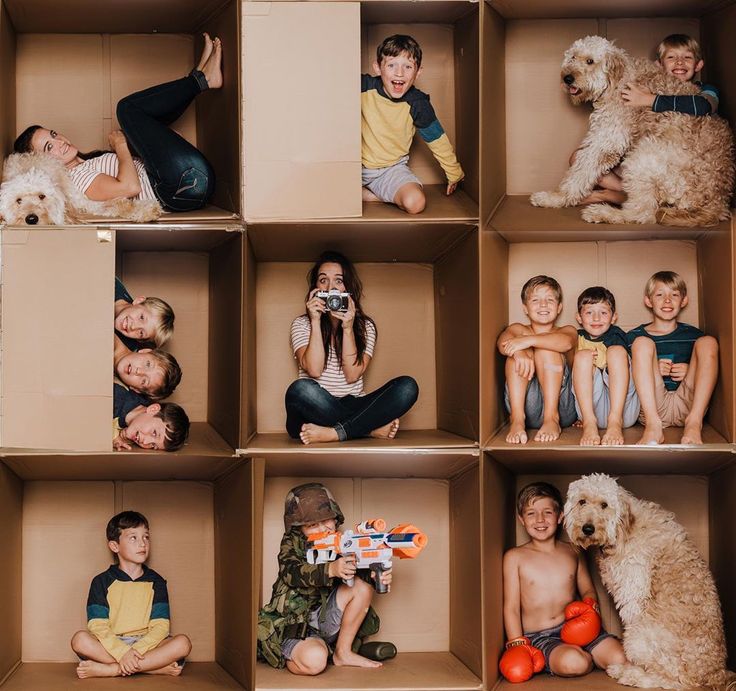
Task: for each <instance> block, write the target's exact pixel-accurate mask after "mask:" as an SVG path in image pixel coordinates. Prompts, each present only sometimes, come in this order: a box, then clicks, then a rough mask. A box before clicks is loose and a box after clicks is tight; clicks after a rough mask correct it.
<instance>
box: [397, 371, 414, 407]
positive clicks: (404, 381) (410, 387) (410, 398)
mask: <svg viewBox="0 0 736 691" xmlns="http://www.w3.org/2000/svg"><path fill="white" fill-rule="evenodd" d="M396 386H397V387H398V389H399V391H400V392H401V395H402V397H403V398H404V401H405V403H406V404H407V405H409V406H412V405H414V403H415V402H416V400H417V398H419V384H417V380H416V379H414V377H409V376H406V375H405V376H401V377H397V378H396Z"/></svg>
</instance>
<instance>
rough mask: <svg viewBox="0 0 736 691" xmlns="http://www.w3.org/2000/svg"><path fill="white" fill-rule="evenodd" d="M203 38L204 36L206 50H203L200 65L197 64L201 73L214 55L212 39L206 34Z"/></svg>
mask: <svg viewBox="0 0 736 691" xmlns="http://www.w3.org/2000/svg"><path fill="white" fill-rule="evenodd" d="M202 36H204V48H203V49H202V57H200V58H199V63H198V64H197V69H198V70H199V71H200V72H201V71H202V70H203V69H204V66H205V64H206V63H207V60H209V59H210V55H212V39H211V38H210V35H209V34H208V33H207V32H205V33H203V34H202Z"/></svg>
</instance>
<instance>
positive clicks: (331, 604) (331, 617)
mask: <svg viewBox="0 0 736 691" xmlns="http://www.w3.org/2000/svg"><path fill="white" fill-rule="evenodd" d="M337 590H338V589H337V588H334V589H333V591H332V592H331V593H330V596H329V597H328V598H327V602H326V603H325V608H324V619H322V620H321V617H320V613H321V612H322V608H321V607H317V609H313V610H312V611H311V612H310V613H309V631H308V633H307V636H306V637H307V638H321V639H322V640H323V641H325V643H328V644H330V645H331V644H333V643H334V642H335V641H336V640H337V634H338V633H340V625H341V624H342V610H341V609H340V607H339V605H338V604H337ZM301 641H302V639H299V638H287V639H285V640H284V642H283V643H282V644H281V654H282V655H283V656H284V658H286V659H287V660H291V656H292V655H293V653H294V648H296V646H297V645H298V644H299V643H301Z"/></svg>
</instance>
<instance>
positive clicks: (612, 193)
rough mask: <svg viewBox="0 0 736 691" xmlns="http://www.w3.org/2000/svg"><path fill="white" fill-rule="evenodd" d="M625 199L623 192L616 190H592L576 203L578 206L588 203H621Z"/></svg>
mask: <svg viewBox="0 0 736 691" xmlns="http://www.w3.org/2000/svg"><path fill="white" fill-rule="evenodd" d="M625 201H626V193H625V192H617V191H616V190H606V189H603V190H593V191H592V192H591V193H590V194H589V195H588V196H587V197H585V199H583V200H582V201H581V202H579V203H578V206H586V205H588V204H601V203H603V204H616V205H619V206H620V205H621V204H623V203H624V202H625Z"/></svg>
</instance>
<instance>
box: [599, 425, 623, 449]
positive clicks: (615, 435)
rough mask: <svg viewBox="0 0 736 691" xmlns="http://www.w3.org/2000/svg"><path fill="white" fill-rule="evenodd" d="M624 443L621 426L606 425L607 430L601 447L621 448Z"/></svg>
mask: <svg viewBox="0 0 736 691" xmlns="http://www.w3.org/2000/svg"><path fill="white" fill-rule="evenodd" d="M623 443H624V430H623V428H622V427H621V425H619V424H616V423H611V422H609V423H608V429H606V433H605V434H604V435H603V439H601V445H602V446H621V445H622V444H623Z"/></svg>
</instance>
